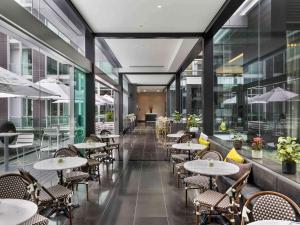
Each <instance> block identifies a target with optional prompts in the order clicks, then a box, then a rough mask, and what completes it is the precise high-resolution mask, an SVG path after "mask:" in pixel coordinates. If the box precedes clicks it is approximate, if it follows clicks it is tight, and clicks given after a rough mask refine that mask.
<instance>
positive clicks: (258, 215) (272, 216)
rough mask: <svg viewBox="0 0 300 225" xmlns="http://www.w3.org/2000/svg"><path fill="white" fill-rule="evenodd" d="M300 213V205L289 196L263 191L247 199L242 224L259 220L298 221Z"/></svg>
mask: <svg viewBox="0 0 300 225" xmlns="http://www.w3.org/2000/svg"><path fill="white" fill-rule="evenodd" d="M250 207H251V208H250ZM299 215H300V208H299V206H298V205H297V204H296V203H295V202H294V201H293V200H291V199H290V198H288V197H287V196H285V195H283V194H281V193H278V192H273V191H262V192H257V193H255V194H253V195H252V196H251V197H250V198H249V199H248V200H247V201H246V203H245V205H244V207H243V213H242V222H241V224H242V225H245V224H246V223H248V222H253V221H258V220H289V221H296V219H297V218H299ZM297 216H298V217H297Z"/></svg>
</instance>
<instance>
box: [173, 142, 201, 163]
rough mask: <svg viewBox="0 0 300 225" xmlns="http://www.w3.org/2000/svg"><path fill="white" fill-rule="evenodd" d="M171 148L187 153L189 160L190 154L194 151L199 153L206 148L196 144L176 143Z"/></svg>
mask: <svg viewBox="0 0 300 225" xmlns="http://www.w3.org/2000/svg"><path fill="white" fill-rule="evenodd" d="M172 148H174V149H178V150H184V151H188V158H189V160H190V159H191V154H192V153H193V152H195V151H201V150H204V149H206V148H207V146H206V145H202V144H196V143H189V142H187V143H176V144H173V145H172Z"/></svg>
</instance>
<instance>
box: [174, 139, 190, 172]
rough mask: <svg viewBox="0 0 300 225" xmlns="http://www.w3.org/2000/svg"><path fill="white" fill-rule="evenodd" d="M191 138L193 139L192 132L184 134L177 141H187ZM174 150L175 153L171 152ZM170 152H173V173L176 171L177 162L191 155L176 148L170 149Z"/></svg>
mask: <svg viewBox="0 0 300 225" xmlns="http://www.w3.org/2000/svg"><path fill="white" fill-rule="evenodd" d="M191 140H192V137H191V135H190V134H184V135H183V136H182V137H181V138H179V139H178V141H177V143H186V142H188V141H191ZM172 152H173V153H174V154H171V153H172ZM170 154H171V161H172V164H173V166H172V168H173V174H174V173H175V165H176V164H177V163H180V162H184V161H186V160H187V159H188V158H189V155H188V154H186V153H181V151H180V150H175V149H172V148H171V149H170Z"/></svg>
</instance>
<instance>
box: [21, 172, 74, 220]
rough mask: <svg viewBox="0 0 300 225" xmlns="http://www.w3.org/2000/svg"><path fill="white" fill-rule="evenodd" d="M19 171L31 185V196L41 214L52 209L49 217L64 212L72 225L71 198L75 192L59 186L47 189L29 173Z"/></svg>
mask: <svg viewBox="0 0 300 225" xmlns="http://www.w3.org/2000/svg"><path fill="white" fill-rule="evenodd" d="M19 171H20V173H21V175H22V176H23V177H24V179H26V181H27V182H28V183H30V190H31V196H32V199H33V201H34V202H35V203H36V204H37V205H38V209H39V212H44V211H46V210H48V209H50V212H49V213H48V214H47V217H50V216H52V215H53V214H54V213H58V212H60V211H63V212H64V214H65V216H66V217H68V218H69V221H70V225H72V213H71V208H72V207H71V206H72V203H71V197H72V195H73V191H72V190H70V189H68V188H66V187H64V186H62V185H59V184H57V185H54V186H51V187H48V188H46V187H44V186H43V185H41V184H40V183H39V182H38V181H37V180H36V179H35V178H34V177H33V176H32V175H31V174H30V173H29V172H27V171H25V170H23V169H19Z"/></svg>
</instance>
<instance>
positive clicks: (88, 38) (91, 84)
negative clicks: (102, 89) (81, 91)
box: [85, 31, 95, 137]
mask: <svg viewBox="0 0 300 225" xmlns="http://www.w3.org/2000/svg"><path fill="white" fill-rule="evenodd" d="M85 55H86V57H87V58H88V59H89V60H90V61H91V62H92V72H91V73H88V74H86V82H85V100H86V101H85V113H86V115H85V116H86V120H85V124H86V136H87V137H88V136H89V135H90V134H95V73H94V63H95V39H94V35H93V34H92V33H91V32H89V31H86V35H85Z"/></svg>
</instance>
